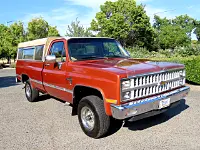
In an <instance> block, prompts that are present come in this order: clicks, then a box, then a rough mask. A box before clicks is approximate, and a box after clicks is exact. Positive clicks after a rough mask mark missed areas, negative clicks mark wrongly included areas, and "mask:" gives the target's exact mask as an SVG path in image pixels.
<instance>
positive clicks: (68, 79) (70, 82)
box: [66, 77, 72, 85]
mask: <svg viewBox="0 0 200 150" xmlns="http://www.w3.org/2000/svg"><path fill="white" fill-rule="evenodd" d="M66 80H67V81H69V84H70V85H72V78H71V77H69V78H66Z"/></svg>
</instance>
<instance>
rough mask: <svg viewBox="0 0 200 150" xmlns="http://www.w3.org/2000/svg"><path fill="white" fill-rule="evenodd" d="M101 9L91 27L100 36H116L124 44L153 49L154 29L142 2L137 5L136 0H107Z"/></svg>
mask: <svg viewBox="0 0 200 150" xmlns="http://www.w3.org/2000/svg"><path fill="white" fill-rule="evenodd" d="M100 9H101V11H100V12H98V13H97V14H96V19H93V20H92V22H91V29H92V30H93V31H96V32H98V36H106V37H112V38H115V39H117V40H118V41H120V43H121V44H122V45H123V46H136V45H138V46H142V47H147V48H148V49H151V47H152V43H153V41H154V30H153V28H152V27H151V24H150V19H149V17H148V16H147V15H146V12H145V10H144V6H143V5H142V4H141V5H136V1H135V0H118V1H116V2H110V1H107V2H105V4H104V5H101V7H100Z"/></svg>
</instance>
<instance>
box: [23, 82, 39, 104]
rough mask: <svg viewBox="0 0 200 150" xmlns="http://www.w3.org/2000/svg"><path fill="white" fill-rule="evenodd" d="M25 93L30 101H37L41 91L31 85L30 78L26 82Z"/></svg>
mask: <svg viewBox="0 0 200 150" xmlns="http://www.w3.org/2000/svg"><path fill="white" fill-rule="evenodd" d="M25 95H26V98H27V100H28V101H29V102H35V101H37V99H38V97H39V91H38V90H36V89H34V88H33V87H32V86H31V83H30V81H29V80H27V81H26V83H25Z"/></svg>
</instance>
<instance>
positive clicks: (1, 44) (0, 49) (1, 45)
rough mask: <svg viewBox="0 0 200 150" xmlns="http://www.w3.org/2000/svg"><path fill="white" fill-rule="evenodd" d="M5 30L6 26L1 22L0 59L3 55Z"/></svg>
mask: <svg viewBox="0 0 200 150" xmlns="http://www.w3.org/2000/svg"><path fill="white" fill-rule="evenodd" d="M6 30H7V27H6V26H5V25H3V24H0V59H1V58H4V57H5V50H4V45H5V44H4V41H5V40H4V38H5V33H6Z"/></svg>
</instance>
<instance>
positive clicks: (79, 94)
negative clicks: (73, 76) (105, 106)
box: [72, 86, 103, 115]
mask: <svg viewBox="0 0 200 150" xmlns="http://www.w3.org/2000/svg"><path fill="white" fill-rule="evenodd" d="M91 95H93V96H97V97H99V98H100V99H101V100H103V95H102V93H101V92H100V91H99V90H97V89H95V88H92V87H87V86H76V87H75V88H74V92H73V110H72V115H77V107H78V104H79V102H80V100H81V99H82V98H83V97H86V96H91Z"/></svg>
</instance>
